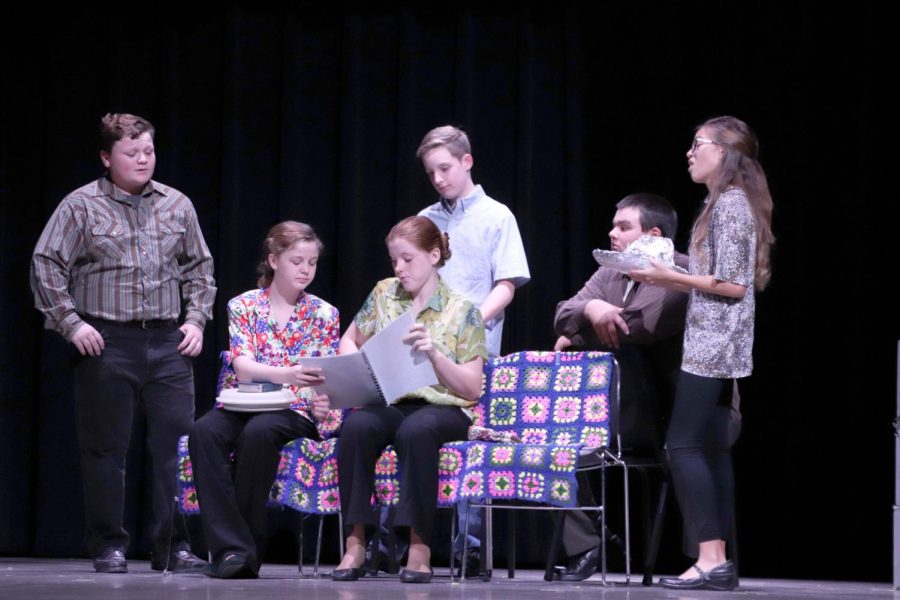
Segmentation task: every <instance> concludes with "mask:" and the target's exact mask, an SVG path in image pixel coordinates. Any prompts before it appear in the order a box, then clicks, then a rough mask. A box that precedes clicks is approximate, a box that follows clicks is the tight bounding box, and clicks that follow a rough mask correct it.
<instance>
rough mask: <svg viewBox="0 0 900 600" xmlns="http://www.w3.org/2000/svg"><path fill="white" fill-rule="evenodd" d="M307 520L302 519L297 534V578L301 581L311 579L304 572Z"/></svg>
mask: <svg viewBox="0 0 900 600" xmlns="http://www.w3.org/2000/svg"><path fill="white" fill-rule="evenodd" d="M305 521H306V519H305V518H304V517H300V531H299V533H297V576H298V577H299V578H300V579H309V575H307V574H305V573H304V572H303V530H304V529H305V527H304V524H305V523H304V522H305Z"/></svg>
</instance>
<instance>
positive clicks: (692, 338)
mask: <svg viewBox="0 0 900 600" xmlns="http://www.w3.org/2000/svg"><path fill="white" fill-rule="evenodd" d="M707 201H708V199H707ZM700 250H701V252H700V254H699V255H697V254H696V253H694V252H691V260H690V272H691V274H693V275H712V276H713V277H715V278H716V279H717V280H718V281H725V282H729V283H736V284H739V285H743V286H746V287H747V292H746V293H745V294H744V297H743V298H727V297H725V296H718V295H715V294H707V293H704V292H700V291H697V290H692V291H691V298H690V302H689V304H688V311H687V322H686V324H685V329H684V355H683V358H682V364H681V368H682V369H683V370H684V371H687V372H688V373H693V374H695V375H700V376H702V377H716V378H728V379H730V378H736V377H746V376H748V375H750V373H751V372H752V371H753V316H754V310H755V306H756V301H755V298H754V296H753V281H754V273H755V270H756V223H755V221H754V220H753V213H752V212H751V210H750V204H749V202H748V200H747V196H746V194H745V193H744V191H743V190H741V189H739V188H729V189H728V190H726V191H725V192H723V193H722V194H721V195H720V196H719V199H718V200H717V201H716V205H715V207H713V212H712V216H711V218H710V221H709V233H708V235H707V236H706V239H705V240H704V241H703V243H702V244H701V245H700Z"/></svg>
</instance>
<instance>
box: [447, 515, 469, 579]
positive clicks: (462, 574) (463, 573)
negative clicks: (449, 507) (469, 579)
mask: <svg viewBox="0 0 900 600" xmlns="http://www.w3.org/2000/svg"><path fill="white" fill-rule="evenodd" d="M464 502H467V501H466V500H464ZM470 510H472V507H471V506H470V507H469V509H468V510H466V516H465V518H464V519H463V547H462V563H461V564H460V566H459V573H460V577H459V579H460V581H465V580H466V563H467V562H468V561H467V560H466V557H467V556H468V555H469V511H470ZM450 545H451V548H450V571H451V573H452V571H453V555H454V554H455V553H454V552H453V548H452V545H453V540H451V541H450Z"/></svg>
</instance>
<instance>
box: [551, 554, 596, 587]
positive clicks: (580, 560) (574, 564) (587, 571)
mask: <svg viewBox="0 0 900 600" xmlns="http://www.w3.org/2000/svg"><path fill="white" fill-rule="evenodd" d="M599 564H600V546H595V547H593V548H591V549H590V550H585V551H584V552H582V553H581V554H576V555H575V556H573V557H571V558H570V559H569V566H568V567H566V569H565V571H563V572H562V573H561V574H560V576H559V578H560V580H562V581H584V580H585V579H587V578H588V577H590V576H591V575H593V574H594V573H596V572H597V565H599Z"/></svg>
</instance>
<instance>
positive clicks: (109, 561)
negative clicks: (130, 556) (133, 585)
mask: <svg viewBox="0 0 900 600" xmlns="http://www.w3.org/2000/svg"><path fill="white" fill-rule="evenodd" d="M94 570H95V571H97V572H98V573H127V572H128V562H127V561H126V560H125V553H124V552H122V551H121V550H120V549H118V548H106V549H105V550H101V551H100V553H99V554H98V555H97V556H95V557H94Z"/></svg>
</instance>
